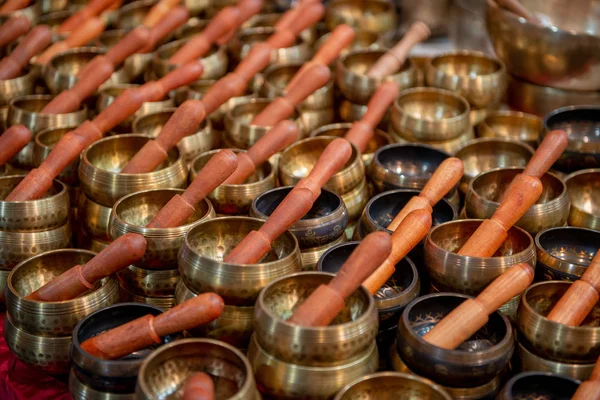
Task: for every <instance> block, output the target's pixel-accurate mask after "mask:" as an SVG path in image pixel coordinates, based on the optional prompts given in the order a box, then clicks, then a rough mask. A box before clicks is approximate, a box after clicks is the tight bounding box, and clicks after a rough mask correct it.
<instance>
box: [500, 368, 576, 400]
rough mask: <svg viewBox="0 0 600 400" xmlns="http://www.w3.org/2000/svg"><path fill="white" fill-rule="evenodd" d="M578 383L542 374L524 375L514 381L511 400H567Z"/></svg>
mask: <svg viewBox="0 0 600 400" xmlns="http://www.w3.org/2000/svg"><path fill="white" fill-rule="evenodd" d="M578 386H579V384H578V383H576V382H575V381H572V380H570V379H565V378H563V377H561V376H558V375H550V374H548V375H545V374H542V373H539V374H531V375H525V376H522V377H520V378H518V379H516V380H515V381H514V382H513V383H512V386H511V388H510V396H512V398H513V399H515V400H517V399H524V400H525V399H532V400H533V399H548V400H569V399H571V397H572V396H573V394H574V393H575V391H576V390H577V387H578Z"/></svg>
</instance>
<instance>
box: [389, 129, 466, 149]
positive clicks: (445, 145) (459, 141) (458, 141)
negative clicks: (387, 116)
mask: <svg viewBox="0 0 600 400" xmlns="http://www.w3.org/2000/svg"><path fill="white" fill-rule="evenodd" d="M388 132H389V134H390V136H391V138H392V140H393V141H394V143H398V144H422V145H425V146H429V147H432V148H434V149H437V150H439V151H443V152H445V153H448V154H454V153H456V152H457V151H458V150H460V149H461V148H462V147H463V146H464V145H465V144H467V143H468V142H470V141H471V140H473V139H475V131H474V130H473V129H472V128H469V129H467V130H466V131H464V132H463V133H461V134H460V135H459V136H458V137H456V138H454V139H450V140H443V141H422V140H413V139H408V138H407V137H406V136H403V135H404V133H402V132H398V131H396V129H395V128H394V126H393V125H390V126H389V128H388Z"/></svg>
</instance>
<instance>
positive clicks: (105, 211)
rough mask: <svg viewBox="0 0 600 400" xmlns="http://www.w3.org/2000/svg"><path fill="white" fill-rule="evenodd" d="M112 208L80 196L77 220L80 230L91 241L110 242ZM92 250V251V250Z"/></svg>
mask: <svg viewBox="0 0 600 400" xmlns="http://www.w3.org/2000/svg"><path fill="white" fill-rule="evenodd" d="M111 210H112V208H111V207H106V206H103V205H102V204H98V203H96V202H95V201H93V200H91V199H90V198H89V197H87V196H86V195H82V196H79V203H78V205H77V218H78V221H79V228H80V229H81V230H83V231H84V232H85V233H86V234H87V235H89V236H90V238H91V239H96V240H101V241H105V242H108V241H110V234H109V232H108V224H109V222H110V213H111ZM90 250H91V249H90Z"/></svg>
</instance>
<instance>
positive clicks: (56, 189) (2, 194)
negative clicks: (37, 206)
mask: <svg viewBox="0 0 600 400" xmlns="http://www.w3.org/2000/svg"><path fill="white" fill-rule="evenodd" d="M23 179H24V177H23V176H5V177H0V201H2V200H4V199H5V198H6V196H8V195H9V194H10V193H11V192H12V191H13V189H14V188H16V187H17V185H18V184H19V183H21V181H22V180H23ZM62 189H63V187H62V185H61V184H60V183H58V182H57V181H54V182H53V183H52V187H51V188H50V189H49V190H48V191H47V192H46V193H44V195H43V196H42V197H40V198H39V199H38V200H41V199H47V198H49V197H52V196H55V195H57V194H58V193H60V192H61V190H62Z"/></svg>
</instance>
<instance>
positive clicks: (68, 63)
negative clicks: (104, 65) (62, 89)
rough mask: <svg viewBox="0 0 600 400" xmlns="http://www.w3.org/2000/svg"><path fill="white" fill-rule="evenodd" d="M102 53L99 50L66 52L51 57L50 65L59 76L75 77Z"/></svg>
mask: <svg viewBox="0 0 600 400" xmlns="http://www.w3.org/2000/svg"><path fill="white" fill-rule="evenodd" d="M103 53H104V52H103V51H100V50H80V51H68V52H64V53H59V54H57V55H56V56H54V57H52V60H51V61H50V63H51V64H52V66H53V67H54V68H55V69H56V70H57V71H58V72H59V73H61V74H68V75H77V74H78V73H79V72H80V71H81V70H83V68H84V67H85V66H86V65H87V64H88V63H89V62H90V61H92V59H93V58H94V57H96V56H98V55H100V54H103Z"/></svg>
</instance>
